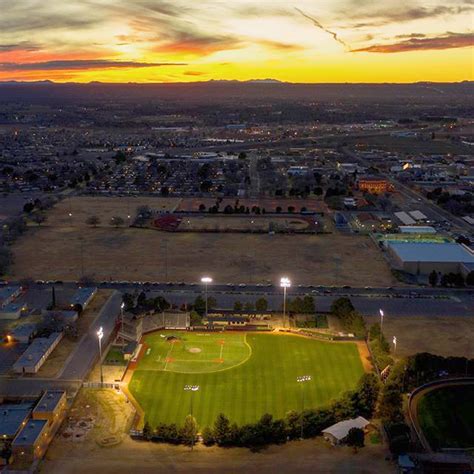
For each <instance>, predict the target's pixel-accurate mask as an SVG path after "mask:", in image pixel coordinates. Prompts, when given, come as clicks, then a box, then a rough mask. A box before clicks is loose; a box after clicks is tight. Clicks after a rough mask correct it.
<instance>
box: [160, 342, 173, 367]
mask: <svg viewBox="0 0 474 474" xmlns="http://www.w3.org/2000/svg"><path fill="white" fill-rule="evenodd" d="M173 347H174V344H171V347H170V350H169V351H168V354H166V359H165V360H166V364H165V367H164V368H163V371H166V367H168V362H169V360H170V354H171V351H172V350H173Z"/></svg>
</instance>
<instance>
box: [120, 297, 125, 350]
mask: <svg viewBox="0 0 474 474" xmlns="http://www.w3.org/2000/svg"><path fill="white" fill-rule="evenodd" d="M124 308H125V303H124V302H122V304H121V305H120V330H121V331H122V342H123V344H122V347H125V339H124V338H123V310H124Z"/></svg>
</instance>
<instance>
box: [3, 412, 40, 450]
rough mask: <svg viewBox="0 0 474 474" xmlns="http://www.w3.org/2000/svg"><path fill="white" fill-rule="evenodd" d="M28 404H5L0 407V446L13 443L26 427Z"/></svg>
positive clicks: (28, 414) (28, 413)
mask: <svg viewBox="0 0 474 474" xmlns="http://www.w3.org/2000/svg"><path fill="white" fill-rule="evenodd" d="M31 406H32V405H31V404H30V403H16V404H14V403H6V404H3V405H0V446H2V445H3V444H4V443H9V442H11V441H13V439H14V438H15V436H16V435H17V434H18V433H19V432H20V430H21V429H22V428H23V426H25V425H26V422H27V421H28V418H29V416H30V413H31Z"/></svg>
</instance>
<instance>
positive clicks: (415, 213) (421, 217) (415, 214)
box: [409, 211, 428, 222]
mask: <svg viewBox="0 0 474 474" xmlns="http://www.w3.org/2000/svg"><path fill="white" fill-rule="evenodd" d="M409 214H410V216H411V217H413V219H415V221H417V222H420V221H421V222H424V221H427V220H428V217H426V216H425V215H424V214H423V213H422V212H421V211H410V212H409Z"/></svg>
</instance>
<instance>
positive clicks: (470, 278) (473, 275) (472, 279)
mask: <svg viewBox="0 0 474 474" xmlns="http://www.w3.org/2000/svg"><path fill="white" fill-rule="evenodd" d="M466 285H468V286H474V270H472V271H470V272H469V273H468V274H467V276H466Z"/></svg>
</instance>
